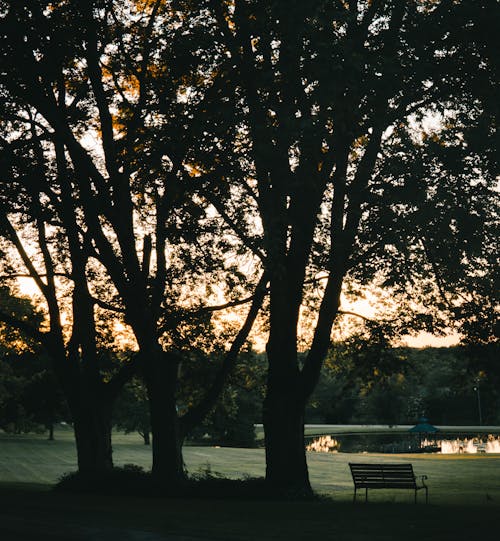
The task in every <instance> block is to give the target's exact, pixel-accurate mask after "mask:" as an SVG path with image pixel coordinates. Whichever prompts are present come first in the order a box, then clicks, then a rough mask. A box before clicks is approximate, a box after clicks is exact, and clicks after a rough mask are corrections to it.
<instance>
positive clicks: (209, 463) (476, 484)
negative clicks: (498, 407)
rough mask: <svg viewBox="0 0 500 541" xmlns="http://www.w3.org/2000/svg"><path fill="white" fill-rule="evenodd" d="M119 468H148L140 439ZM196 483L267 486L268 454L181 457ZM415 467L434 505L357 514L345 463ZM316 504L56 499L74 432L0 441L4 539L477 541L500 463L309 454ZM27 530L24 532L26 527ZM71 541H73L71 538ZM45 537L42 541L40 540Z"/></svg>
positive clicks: (392, 496)
mask: <svg viewBox="0 0 500 541" xmlns="http://www.w3.org/2000/svg"><path fill="white" fill-rule="evenodd" d="M113 448H114V458H115V463H116V464H117V465H123V464H130V463H133V464H138V465H140V466H143V467H144V468H145V469H149V468H150V466H151V451H150V449H149V448H148V447H146V446H144V445H143V444H142V443H141V441H140V438H139V437H138V436H134V435H130V436H124V435H121V434H117V435H115V437H114V443H113ZM184 457H185V461H186V465H187V468H188V470H189V471H190V472H191V473H194V472H197V471H200V470H206V469H207V468H210V469H211V471H212V472H219V473H221V474H223V475H225V476H227V477H233V478H237V477H243V476H246V475H248V476H262V475H264V471H265V461H264V459H265V457H264V451H263V450H262V449H232V448H214V447H189V446H188V447H185V449H184ZM350 461H353V462H354V461H356V462H365V461H366V462H411V463H412V464H413V466H414V470H415V472H416V473H417V474H426V475H428V477H429V479H428V485H429V496H430V503H429V505H427V506H426V505H425V504H423V502H424V494H423V493H422V492H420V493H419V501H420V502H422V503H421V504H420V505H417V506H415V505H413V493H412V492H411V491H406V490H398V491H386V490H381V491H373V492H372V493H370V502H369V503H368V505H365V504H364V503H361V502H362V499H361V500H360V503H359V504H357V505H352V503H351V501H352V493H353V488H352V481H351V477H350V473H349V467H348V463H349V462H350ZM308 463H309V469H310V477H311V482H312V485H313V488H314V489H315V490H316V491H317V492H318V493H320V494H323V495H325V496H327V498H325V499H322V500H320V501H315V502H297V501H295V502H294V501H292V502H277V501H262V502H260V501H228V500H224V499H216V500H211V501H207V500H184V499H172V498H170V499H162V498H134V497H113V498H111V497H105V496H90V495H74V494H60V493H54V492H51V491H50V488H51V486H52V485H53V483H54V482H55V481H56V480H57V479H58V478H59V477H60V476H61V475H62V474H63V473H65V472H68V471H74V470H75V469H76V453H75V447H74V442H73V438H72V435H71V433H70V432H67V433H58V434H56V441H54V442H49V441H47V440H46V439H45V438H44V437H43V436H32V435H28V436H20V437H7V436H5V435H0V539H1V540H2V541H10V540H12V541H18V540H23V539H37V541H40V540H44V539H49V538H50V539H56V540H57V539H61V540H62V539H68V540H71V539H94V540H96V541H97V540H100V539H106V540H109V541H112V540H114V539H120V540H127V539H143V540H150V541H156V540H158V541H161V540H164V539H170V537H169V535H172V534H177V535H183V536H195V537H197V538H199V537H201V538H208V539H223V540H230V539H234V540H242V541H247V540H252V539H259V540H260V539H264V540H268V539H269V540H272V539H290V540H299V539H301V540H302V539H317V538H321V539H346V540H351V539H352V540H363V541H365V540H371V539H375V540H378V539H387V540H389V539H398V538H402V539H419V540H425V539H440V540H441V541H442V540H447V539H450V540H451V539H454V540H456V539H464V540H465V539H467V540H469V539H471V538H472V539H474V538H478V535H480V534H481V535H484V534H489V533H490V532H491V533H493V532H494V531H496V530H498V520H497V516H498V512H499V507H500V456H499V455H381V454H380V455H379V454H344V453H337V454H319V453H308ZM21 525H22V526H21ZM70 534H71V535H70ZM45 535H46V537H44V536H45Z"/></svg>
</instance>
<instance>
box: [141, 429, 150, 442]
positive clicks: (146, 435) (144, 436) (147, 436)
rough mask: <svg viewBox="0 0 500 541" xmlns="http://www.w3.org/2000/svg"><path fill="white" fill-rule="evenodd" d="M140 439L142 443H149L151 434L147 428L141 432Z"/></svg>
mask: <svg viewBox="0 0 500 541" xmlns="http://www.w3.org/2000/svg"><path fill="white" fill-rule="evenodd" d="M141 436H142V439H143V440H144V445H151V434H150V433H149V430H145V431H144V432H143V433H142V434H141Z"/></svg>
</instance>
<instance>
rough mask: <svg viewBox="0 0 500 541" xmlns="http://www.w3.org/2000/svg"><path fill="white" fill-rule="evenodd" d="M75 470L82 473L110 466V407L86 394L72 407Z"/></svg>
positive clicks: (111, 454)
mask: <svg viewBox="0 0 500 541" xmlns="http://www.w3.org/2000/svg"><path fill="white" fill-rule="evenodd" d="M72 415H73V428H74V432H75V440H76V452H77V459H78V470H79V471H80V472H81V473H85V474H96V473H100V472H103V471H108V470H110V469H112V467H113V450H112V446H111V424H112V423H111V407H110V405H108V404H103V403H102V402H101V401H100V400H99V399H98V398H97V397H95V396H88V397H86V398H83V399H81V400H80V401H79V403H78V404H77V405H76V406H74V407H73V408H72Z"/></svg>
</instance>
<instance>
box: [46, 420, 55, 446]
mask: <svg viewBox="0 0 500 541" xmlns="http://www.w3.org/2000/svg"><path fill="white" fill-rule="evenodd" d="M47 428H48V429H49V441H54V422H53V421H52V420H50V421H49V423H48V427H47Z"/></svg>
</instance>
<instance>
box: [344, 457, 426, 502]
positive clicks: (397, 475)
mask: <svg viewBox="0 0 500 541" xmlns="http://www.w3.org/2000/svg"><path fill="white" fill-rule="evenodd" d="M349 468H350V469H351V475H352V480H353V482H354V496H353V502H355V501H356V495H357V490H358V488H359V489H363V488H364V489H365V501H368V489H382V488H386V489H411V490H413V491H414V492H415V503H417V491H418V490H421V489H424V490H425V502H426V503H427V502H428V501H429V495H428V487H427V485H426V484H425V479H427V476H426V475H422V476H420V477H419V479H420V484H417V478H416V476H415V474H414V473H413V466H412V465H411V464H361V463H358V462H352V463H349Z"/></svg>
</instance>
